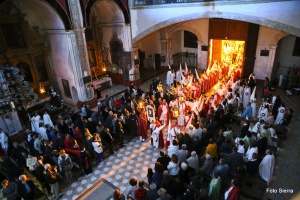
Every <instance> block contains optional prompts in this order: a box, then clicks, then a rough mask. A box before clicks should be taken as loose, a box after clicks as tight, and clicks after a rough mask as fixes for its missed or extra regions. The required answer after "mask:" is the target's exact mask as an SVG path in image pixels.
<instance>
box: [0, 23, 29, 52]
mask: <svg viewBox="0 0 300 200" xmlns="http://www.w3.org/2000/svg"><path fill="white" fill-rule="evenodd" d="M1 29H2V32H3V35H4V38H5V42H6V46H7V48H11V49H20V48H25V47H26V43H25V40H24V36H23V33H22V29H21V26H20V24H18V23H10V24H1Z"/></svg>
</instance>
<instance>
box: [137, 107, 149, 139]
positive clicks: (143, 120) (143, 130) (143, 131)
mask: <svg viewBox="0 0 300 200" xmlns="http://www.w3.org/2000/svg"><path fill="white" fill-rule="evenodd" d="M138 132H139V136H140V140H141V141H142V142H144V141H145V140H146V139H147V134H148V124H147V115H146V111H145V110H144V109H142V110H141V114H140V116H139V119H138Z"/></svg>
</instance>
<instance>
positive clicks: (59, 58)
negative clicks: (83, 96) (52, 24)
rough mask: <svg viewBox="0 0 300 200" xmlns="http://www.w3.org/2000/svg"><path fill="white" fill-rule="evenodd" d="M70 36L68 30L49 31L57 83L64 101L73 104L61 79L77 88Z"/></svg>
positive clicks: (51, 56)
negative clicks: (65, 92) (59, 31)
mask: <svg viewBox="0 0 300 200" xmlns="http://www.w3.org/2000/svg"><path fill="white" fill-rule="evenodd" d="M68 37H70V34H69V33H68V32H65V33H64V32H61V33H48V38H49V43H50V47H51V48H50V49H51V51H50V59H51V61H52V62H51V63H52V68H53V72H54V75H55V80H57V85H58V87H59V90H60V91H61V95H62V98H63V99H64V101H65V102H67V103H69V104H71V105H73V104H74V102H73V100H72V99H70V98H68V97H66V96H65V95H64V89H63V86H62V81H61V79H65V80H68V81H69V86H70V88H72V86H74V87H75V88H77V87H76V86H75V85H76V84H75V74H74V71H73V67H72V59H73V58H72V56H73V54H72V53H71V51H70V50H69V44H68Z"/></svg>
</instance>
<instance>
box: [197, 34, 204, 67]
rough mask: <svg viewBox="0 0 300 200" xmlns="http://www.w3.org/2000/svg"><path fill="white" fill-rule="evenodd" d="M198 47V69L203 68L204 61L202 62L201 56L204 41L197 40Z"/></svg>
mask: <svg viewBox="0 0 300 200" xmlns="http://www.w3.org/2000/svg"><path fill="white" fill-rule="evenodd" d="M197 44H198V48H197V54H198V55H197V69H201V66H202V63H201V57H202V44H203V41H201V40H200V41H197Z"/></svg>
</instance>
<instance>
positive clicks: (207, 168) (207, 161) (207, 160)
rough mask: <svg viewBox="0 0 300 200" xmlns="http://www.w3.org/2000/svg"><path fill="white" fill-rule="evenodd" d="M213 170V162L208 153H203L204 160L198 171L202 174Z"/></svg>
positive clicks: (208, 173)
mask: <svg viewBox="0 0 300 200" xmlns="http://www.w3.org/2000/svg"><path fill="white" fill-rule="evenodd" d="M213 170H214V162H213V160H212V158H211V156H210V155H209V154H206V155H205V161H204V164H203V166H202V167H201V168H200V171H201V172H202V173H204V174H207V175H211V173H212V172H213Z"/></svg>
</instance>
